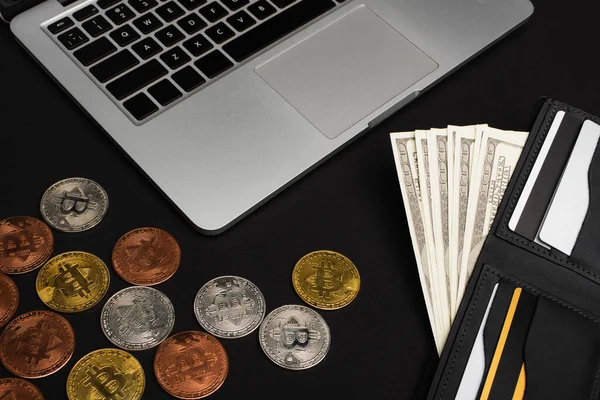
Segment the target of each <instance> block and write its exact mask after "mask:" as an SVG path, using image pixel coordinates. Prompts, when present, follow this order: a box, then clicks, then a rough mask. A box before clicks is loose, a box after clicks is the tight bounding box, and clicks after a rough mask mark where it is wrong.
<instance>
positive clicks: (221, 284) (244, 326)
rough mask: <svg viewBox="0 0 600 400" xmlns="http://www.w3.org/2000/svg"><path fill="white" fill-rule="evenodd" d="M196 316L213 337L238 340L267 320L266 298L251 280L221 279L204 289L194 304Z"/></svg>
mask: <svg viewBox="0 0 600 400" xmlns="http://www.w3.org/2000/svg"><path fill="white" fill-rule="evenodd" d="M194 313H195V314H196V318H197V319H198V322H199V323H200V325H202V327H203V328H204V329H206V330H207V331H208V332H209V333H211V334H213V335H215V336H218V337H222V338H238V337H242V336H245V335H247V334H249V333H250V332H252V331H254V330H255V329H256V328H258V327H259V326H260V323H261V322H262V320H263V318H264V316H265V298H264V296H263V294H262V293H261V291H260V290H259V289H258V287H256V285H255V284H253V283H252V282H250V281H249V280H247V279H244V278H240V277H239V276H221V277H219V278H215V279H213V280H211V281H209V282H207V283H206V284H205V285H204V286H202V287H201V288H200V290H199V291H198V294H197V295H196V298H195V300H194Z"/></svg>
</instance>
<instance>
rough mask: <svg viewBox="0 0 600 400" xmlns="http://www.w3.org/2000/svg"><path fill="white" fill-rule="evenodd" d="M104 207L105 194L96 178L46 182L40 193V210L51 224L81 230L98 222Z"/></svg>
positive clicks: (103, 213) (105, 207) (103, 214)
mask: <svg viewBox="0 0 600 400" xmlns="http://www.w3.org/2000/svg"><path fill="white" fill-rule="evenodd" d="M107 210H108V195H107V194H106V192H105V191H104V189H103V188H102V186H100V185H99V184H97V183H96V182H94V181H92V180H91V179H86V178H68V179H64V180H62V181H59V182H56V183H55V184H54V185H52V186H50V187H49V188H48V190H46V193H44V195H43V196H42V201H41V203H40V211H41V212H42V217H43V218H44V220H45V221H46V222H47V223H48V225H50V226H51V227H53V228H55V229H58V230H59V231H63V232H81V231H85V230H88V229H90V228H93V227H94V226H96V225H98V224H99V223H100V221H102V218H104V216H105V215H106V211H107Z"/></svg>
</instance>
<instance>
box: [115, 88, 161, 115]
mask: <svg viewBox="0 0 600 400" xmlns="http://www.w3.org/2000/svg"><path fill="white" fill-rule="evenodd" d="M123 106H124V107H125V108H126V109H127V111H129V112H130V113H131V115H133V117H134V118H135V119H137V120H138V121H141V120H143V119H144V118H146V117H148V116H149V115H152V114H154V113H155V112H157V111H158V107H157V106H156V104H154V102H153V101H152V100H150V99H149V98H148V96H146V95H145V94H144V93H140V94H137V95H135V96H134V97H132V98H130V99H129V100H127V101H125V102H123Z"/></svg>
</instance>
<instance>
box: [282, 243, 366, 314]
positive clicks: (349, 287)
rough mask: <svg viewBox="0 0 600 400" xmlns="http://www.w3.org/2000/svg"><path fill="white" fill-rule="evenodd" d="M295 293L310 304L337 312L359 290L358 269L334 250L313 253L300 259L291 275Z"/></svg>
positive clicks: (353, 297)
mask: <svg viewBox="0 0 600 400" xmlns="http://www.w3.org/2000/svg"><path fill="white" fill-rule="evenodd" d="M292 283H293V285H294V289H295V290H296V293H298V295H299V296H300V298H301V299H302V300H304V301H305V302H306V303H308V304H309V305H311V306H313V307H316V308H320V309H322V310H336V309H339V308H342V307H345V306H347V305H348V304H350V303H351V302H352V301H353V300H354V299H355V298H356V295H357V294H358V291H359V290H360V275H359V274H358V269H356V266H355V265H354V264H353V263H352V261H350V260H349V259H348V258H346V257H344V256H343V255H341V254H339V253H336V252H334V251H328V250H320V251H314V252H312V253H309V254H307V255H305V256H304V257H302V258H301V259H300V260H299V261H298V262H297V263H296V266H295V267H294V271H293V272H292Z"/></svg>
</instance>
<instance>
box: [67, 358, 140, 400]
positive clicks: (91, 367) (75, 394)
mask: <svg viewBox="0 0 600 400" xmlns="http://www.w3.org/2000/svg"><path fill="white" fill-rule="evenodd" d="M145 385H146V378H145V376H144V369H143V368H142V365H141V364H140V362H139V361H138V360H137V359H136V358H135V357H134V356H132V355H131V354H129V353H128V352H126V351H123V350H118V349H101V350H96V351H92V352H91V353H89V354H87V355H85V356H83V358H82V359H81V360H79V361H77V363H76V364H75V365H74V366H73V369H72V370H71V372H70V373H69V377H68V378H67V397H68V398H69V400H88V399H118V400H139V399H141V398H142V394H143V393H144V386H145Z"/></svg>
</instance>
